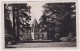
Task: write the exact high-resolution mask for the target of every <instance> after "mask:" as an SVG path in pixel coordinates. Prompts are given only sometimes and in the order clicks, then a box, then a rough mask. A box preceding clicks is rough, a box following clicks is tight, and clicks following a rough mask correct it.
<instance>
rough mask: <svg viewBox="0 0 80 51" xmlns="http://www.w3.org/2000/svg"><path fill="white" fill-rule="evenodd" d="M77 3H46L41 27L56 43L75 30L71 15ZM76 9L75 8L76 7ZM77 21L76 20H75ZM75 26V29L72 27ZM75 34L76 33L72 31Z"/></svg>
mask: <svg viewBox="0 0 80 51" xmlns="http://www.w3.org/2000/svg"><path fill="white" fill-rule="evenodd" d="M74 4H75V3H46V4H45V5H44V6H43V8H44V11H43V15H42V17H41V19H40V25H41V26H42V27H44V29H45V30H46V31H47V32H48V38H49V39H51V40H53V41H55V40H59V38H60V37H62V36H68V34H69V32H71V31H72V30H73V28H74V27H75V24H74V25H73V23H72V20H73V19H71V14H72V11H73V9H72V8H71V6H72V5H74ZM74 8H75V7H74ZM74 21H75V19H74ZM72 25H73V27H72ZM72 32H74V31H72Z"/></svg>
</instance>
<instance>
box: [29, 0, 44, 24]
mask: <svg viewBox="0 0 80 51" xmlns="http://www.w3.org/2000/svg"><path fill="white" fill-rule="evenodd" d="M27 4H28V5H29V6H31V9H30V11H31V13H30V15H31V21H30V23H32V22H33V20H34V19H36V20H37V22H38V23H39V19H40V18H41V16H42V14H43V13H42V12H43V10H44V9H43V7H42V6H43V5H44V4H45V3H43V2H29V3H27Z"/></svg>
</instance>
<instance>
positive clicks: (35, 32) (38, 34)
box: [20, 19, 47, 41]
mask: <svg viewBox="0 0 80 51" xmlns="http://www.w3.org/2000/svg"><path fill="white" fill-rule="evenodd" d="M20 39H21V40H22V41H27V40H28V41H30V40H33V41H34V40H47V31H46V32H44V31H42V29H40V28H39V25H38V23H37V20H36V19H35V20H34V21H33V23H32V24H31V26H30V30H26V31H25V32H24V33H22V34H21V36H20Z"/></svg>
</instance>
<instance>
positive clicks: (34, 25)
mask: <svg viewBox="0 0 80 51" xmlns="http://www.w3.org/2000/svg"><path fill="white" fill-rule="evenodd" d="M37 26H38V22H37V20H36V19H34V21H33V22H32V24H31V27H37Z"/></svg>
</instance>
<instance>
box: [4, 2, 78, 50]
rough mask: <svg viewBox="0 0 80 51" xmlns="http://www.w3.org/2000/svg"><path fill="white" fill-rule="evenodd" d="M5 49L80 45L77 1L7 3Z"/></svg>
mask: <svg viewBox="0 0 80 51" xmlns="http://www.w3.org/2000/svg"><path fill="white" fill-rule="evenodd" d="M3 7H4V8H3V9H4V13H3V14H4V40H5V41H4V45H5V48H6V49H7V48H44V47H77V36H76V2H56V3H55V2H23V3H22V2H21V3H18V2H17V3H16V2H14V3H12V2H11V3H10V2H7V3H4V4H3Z"/></svg>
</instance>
